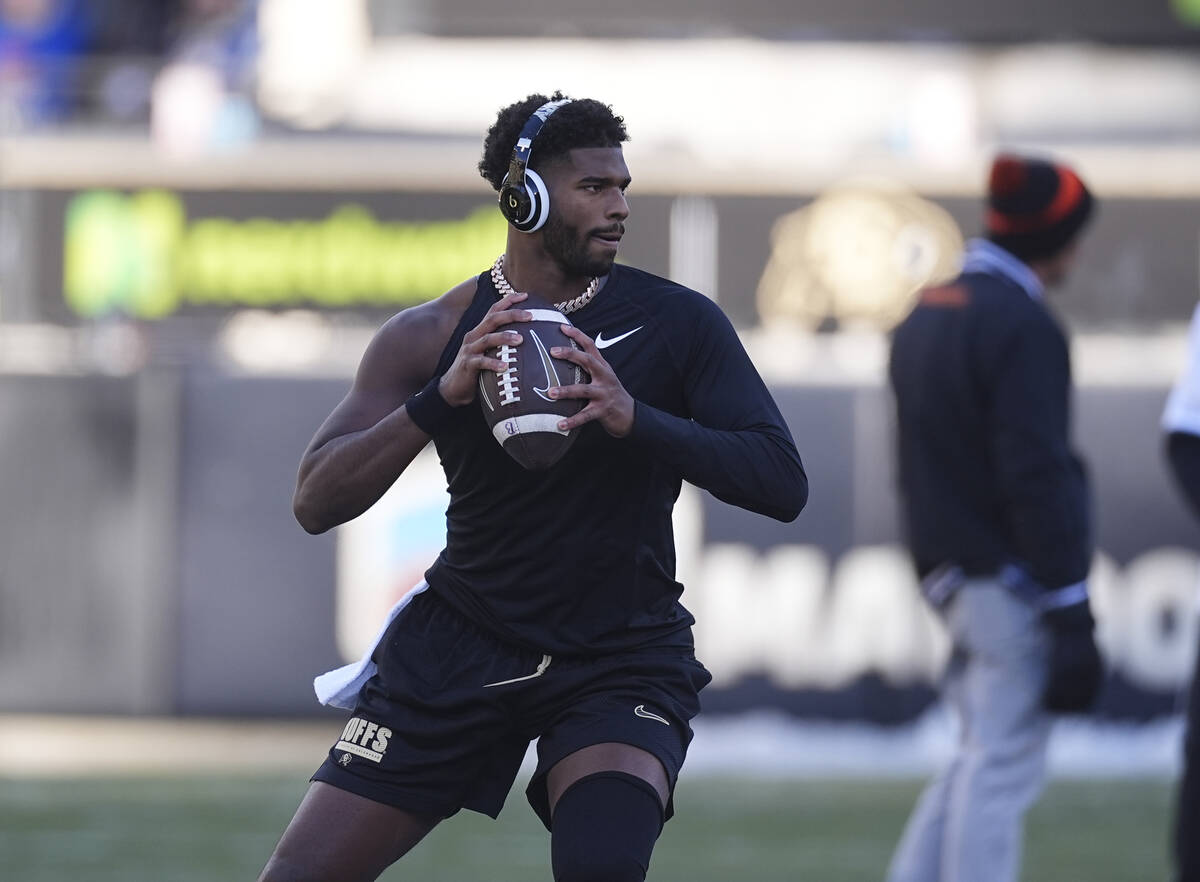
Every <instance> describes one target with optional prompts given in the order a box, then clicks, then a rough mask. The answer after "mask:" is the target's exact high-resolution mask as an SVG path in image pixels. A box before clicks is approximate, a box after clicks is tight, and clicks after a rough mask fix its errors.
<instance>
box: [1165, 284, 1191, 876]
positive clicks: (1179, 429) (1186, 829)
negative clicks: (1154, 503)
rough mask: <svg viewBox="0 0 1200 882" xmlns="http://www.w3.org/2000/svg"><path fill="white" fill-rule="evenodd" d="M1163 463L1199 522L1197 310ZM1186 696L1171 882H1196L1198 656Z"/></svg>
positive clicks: (1170, 409) (1171, 406) (1168, 416)
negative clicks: (1181, 773) (1166, 464)
mask: <svg viewBox="0 0 1200 882" xmlns="http://www.w3.org/2000/svg"><path fill="white" fill-rule="evenodd" d="M1162 428H1163V431H1164V432H1165V433H1166V453H1167V461H1168V463H1169V464H1170V468H1171V473H1172V475H1173V476H1174V478H1175V482H1176V484H1177V485H1178V486H1179V488H1180V490H1182V491H1183V495H1184V497H1185V498H1186V499H1187V502H1188V505H1189V506H1190V508H1191V510H1192V513H1193V514H1195V515H1196V516H1197V517H1200V306H1197V307H1196V309H1195V311H1194V312H1193V313H1192V323H1191V328H1190V330H1189V333H1188V360H1187V365H1186V366H1185V368H1184V370H1183V372H1182V373H1181V374H1180V376H1179V379H1178V380H1176V382H1175V385H1174V387H1172V389H1171V394H1170V396H1169V397H1168V398H1167V406H1166V408H1165V409H1164V411H1163V417H1162ZM1196 666H1197V669H1196V670H1195V671H1194V672H1193V674H1192V685H1191V691H1190V693H1189V695H1188V704H1187V722H1186V725H1185V727H1184V736H1183V775H1182V777H1181V779H1180V782H1179V789H1178V792H1177V794H1176V801H1175V829H1174V831H1173V836H1172V845H1173V853H1174V861H1175V872H1176V876H1175V882H1200V653H1197V656H1196Z"/></svg>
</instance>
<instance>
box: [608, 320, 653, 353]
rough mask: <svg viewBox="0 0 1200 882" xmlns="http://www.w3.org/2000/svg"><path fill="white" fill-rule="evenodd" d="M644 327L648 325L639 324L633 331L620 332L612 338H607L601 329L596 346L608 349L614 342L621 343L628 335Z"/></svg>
mask: <svg viewBox="0 0 1200 882" xmlns="http://www.w3.org/2000/svg"><path fill="white" fill-rule="evenodd" d="M644 327H646V326H645V325H638V326H637V327H636V328H634V329H633V330H632V331H626V332H625V333H624V334H619V335H618V336H616V337H613V338H612V339H611V340H605V339H604V332H603V331H601V332H600V333H599V334H597V335H596V348H597V349H607V348H608V347H609V346H612V345H613V344H614V343H620V342H621V341H622V340H624V339H625V338H626V337H628V336H630V335H632V334H636V333H637V332H638V331H640V330H641V329H642V328H644Z"/></svg>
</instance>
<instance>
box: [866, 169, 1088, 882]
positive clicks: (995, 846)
mask: <svg viewBox="0 0 1200 882" xmlns="http://www.w3.org/2000/svg"><path fill="white" fill-rule="evenodd" d="M1092 205H1093V200H1092V196H1091V194H1090V193H1089V192H1088V190H1087V188H1086V187H1085V186H1084V185H1083V182H1082V181H1080V179H1079V177H1078V176H1077V175H1076V174H1075V173H1074V172H1073V171H1071V170H1070V169H1068V168H1065V167H1063V166H1059V165H1055V164H1052V163H1049V162H1044V161H1041V160H1036V159H1028V158H1025V157H1015V156H1000V157H998V158H997V159H996V161H995V162H994V163H993V165H992V172H991V177H990V180H989V184H988V205H987V209H988V210H987V215H986V217H987V220H986V224H985V229H986V233H987V238H986V239H975V240H973V241H971V242H970V243H968V247H967V253H966V257H965V260H964V265H963V270H962V273H961V274H960V275H959V277H958V278H957V279H955V280H954V281H953V282H951V283H949V284H946V285H942V286H938V287H933V288H927V289H926V290H925V291H923V292H922V293H921V295H920V296H919V298H918V301H917V305H916V306H915V307H914V308H913V310H912V312H911V313H910V314H909V316H908V317H907V318H906V319H905V320H904V321H903V322H902V323H901V324H900V325H899V327H897V329H896V331H895V334H894V338H893V342H892V353H891V362H890V366H889V367H890V379H891V382H892V387H893V390H894V391H895V396H896V415H897V425H898V430H899V431H898V434H899V451H900V452H899V465H900V490H901V496H902V499H903V503H904V515H905V521H906V524H905V526H906V528H907V530H906V532H907V536H906V538H907V541H908V546H909V550H910V552H911V553H912V557H913V560H914V563H915V564H916V567H917V570H918V572H919V573H920V576H921V580H922V582H921V587H922V589H923V591H924V593H925V595H926V598H927V599H928V600H929V601H930V603H931V604H932V606H933V607H934V608H935V609H936V610H937V611H938V613H939V614H940V615H941V616H942V617H943V619H944V620H945V622H946V627H947V630H948V631H949V633H950V638H951V641H952V652H951V657H950V663H949V666H948V668H947V671H946V682H945V687H944V693H945V695H946V698H947V699H948V701H949V702H950V704H951V705H952V706H953V708H954V710H955V711H956V713H957V714H958V716H959V719H960V722H961V730H960V731H961V734H960V738H959V744H958V747H957V750H956V752H955V754H954V756H953V757H952V758H951V761H950V763H949V764H948V766H947V767H946V769H945V770H944V771H943V772H942V773H941V774H939V775H938V776H937V777H936V778H935V779H934V780H933V782H932V783H930V785H929V786H928V787H927V788H926V790H925V792H924V793H923V794H922V795H921V799H920V801H919V802H918V803H917V807H916V809H914V811H913V813H912V816H911V817H910V818H909V821H908V825H907V827H906V828H905V831H904V835H903V837H902V838H901V840H900V844H899V845H898V846H897V848H896V852H895V854H894V855H893V857H892V863H891V867H890V868H889V871H888V877H887V878H888V880H889V882H1016V879H1017V878H1018V876H1019V874H1020V865H1021V825H1022V821H1023V819H1024V816H1025V812H1026V810H1027V809H1028V808H1029V806H1031V805H1032V804H1033V802H1034V800H1036V799H1037V796H1038V794H1039V793H1040V792H1041V789H1042V785H1043V782H1044V780H1045V760H1046V746H1047V743H1048V741H1049V736H1050V723H1051V717H1050V714H1051V713H1056V712H1060V713H1061V712H1081V711H1086V710H1087V709H1088V708H1090V706H1091V704H1092V702H1093V701H1094V699H1095V697H1096V694H1097V691H1098V688H1099V685H1100V682H1101V677H1102V673H1103V668H1102V666H1101V660H1100V655H1099V652H1098V650H1097V648H1096V643H1095V639H1094V635H1093V631H1094V623H1093V621H1092V615H1091V611H1090V609H1089V603H1088V592H1087V577H1088V569H1089V566H1090V564H1091V559H1092V537H1091V528H1090V512H1089V499H1088V498H1089V493H1088V483H1087V478H1086V476H1085V474H1084V470H1083V465H1082V463H1081V461H1080V460H1079V459H1078V457H1077V456H1076V455H1075V453H1074V451H1073V449H1072V442H1071V437H1070V435H1071V418H1070V398H1071V365H1070V353H1069V349H1068V346H1067V339H1066V335H1065V334H1064V333H1063V330H1062V328H1061V327H1060V325H1059V323H1058V321H1057V320H1056V319H1055V318H1054V316H1053V314H1052V313H1051V311H1050V310H1049V309H1048V308H1047V305H1046V303H1045V300H1044V297H1045V290H1046V289H1047V288H1049V287H1053V286H1056V285H1060V284H1061V283H1062V282H1063V281H1064V280H1065V279H1066V277H1067V275H1068V274H1069V272H1070V270H1071V268H1072V267H1073V265H1074V263H1075V260H1076V257H1077V253H1078V252H1077V245H1078V242H1079V237H1080V232H1081V230H1082V229H1083V227H1084V225H1085V224H1086V222H1087V220H1088V218H1089V216H1090V215H1091V212H1092Z"/></svg>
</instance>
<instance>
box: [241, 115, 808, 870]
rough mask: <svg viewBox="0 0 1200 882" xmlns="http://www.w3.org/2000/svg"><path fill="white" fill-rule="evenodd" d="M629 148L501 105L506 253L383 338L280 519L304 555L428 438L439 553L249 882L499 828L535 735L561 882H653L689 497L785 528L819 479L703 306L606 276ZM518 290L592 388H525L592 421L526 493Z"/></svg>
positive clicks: (498, 131)
mask: <svg viewBox="0 0 1200 882" xmlns="http://www.w3.org/2000/svg"><path fill="white" fill-rule="evenodd" d="M626 139H627V135H626V131H625V124H624V121H623V120H622V119H621V118H620V117H618V116H615V115H614V114H613V112H612V109H611V108H610V107H608V106H607V105H604V104H601V103H600V102H598V101H593V100H588V99H582V100H568V99H565V98H563V97H562V96H561V95H555V96H553V98H552V99H551V98H548V97H547V96H544V95H530V96H528V97H527V98H525V99H524V100H523V101H519V102H517V103H515V104H512V105H510V106H508V107H506V108H504V109H503V110H502V111H501V112H500V113H499V115H498V117H497V119H496V122H495V124H494V125H493V126H492V128H491V130H490V131H489V132H488V135H487V138H486V141H485V143H484V151H483V158H482V160H481V161H480V163H479V170H480V173H481V174H482V175H483V176H484V178H485V179H486V180H487V181H488V182H489V183H490V184H491V185H492V186H493V187H494V188H496V189H497V190H498V191H499V192H500V199H501V202H500V204H501V210H502V211H503V212H504V214H505V217H506V218H507V219H508V220H509V222H510V227H509V232H508V238H507V243H506V249H505V252H504V254H502V255H500V257H499V258H497V260H496V262H495V263H494V264H493V266H492V267H491V269H490V271H484V272H483V273H481V274H480V275H479V276H478V277H477V278H472V279H469V280H467V281H465V282H463V283H462V284H461V285H458V286H456V287H455V288H453V289H452V290H450V291H449V292H447V293H446V294H445V295H444V296H442V297H440V298H439V299H437V300H434V301H432V302H430V303H427V304H423V305H420V306H416V307H413V308H411V309H408V310H404V311H402V312H400V313H398V314H397V315H396V316H394V317H393V318H392V319H390V320H389V321H388V322H387V323H386V324H385V325H384V326H383V328H382V329H381V330H380V331H379V333H378V334H377V335H376V337H375V338H374V340H373V341H372V342H371V344H370V345H369V346H368V348H367V351H366V353H365V354H364V356H363V359H362V362H361V363H360V365H359V370H358V374H357V376H356V378H355V380H354V383H353V386H352V388H351V390H350V392H349V394H348V395H347V396H346V398H345V399H343V401H342V402H341V403H340V404H339V405H338V406H337V407H336V408H335V409H334V411H333V413H332V414H331V415H330V416H329V418H328V419H327V420H326V421H325V423H324V424H323V425H322V426H321V427H320V428H319V429H318V431H317V433H316V436H315V437H314V438H313V440H312V443H311V444H310V445H309V448H308V450H307V451H306V452H305V454H304V456H303V459H302V461H301V465H300V474H299V480H298V484H297V489H296V497H295V512H296V517H297V519H298V520H299V521H300V523H301V524H302V525H303V526H304V528H305V529H306V530H308V531H309V532H312V533H320V532H324V531H325V530H328V529H330V528H331V527H333V526H335V525H337V524H340V523H344V522H345V521H348V520H350V519H351V518H354V517H357V516H358V515H360V514H361V513H363V512H364V511H366V510H367V509H368V508H370V507H371V506H372V505H374V503H375V502H376V501H377V500H378V499H379V498H380V497H381V496H382V495H383V493H384V492H385V491H386V490H387V489H388V487H389V486H391V484H392V483H393V482H394V481H396V480H397V479H398V478H399V479H400V480H401V481H403V480H404V478H403V476H402V473H403V472H404V471H405V469H407V468H408V466H409V464H410V463H411V462H412V460H413V458H414V457H415V456H416V455H417V454H418V453H419V452H420V451H421V450H422V449H423V448H424V447H425V446H426V445H427V444H428V443H429V441H430V440H431V439H432V440H433V442H434V444H435V446H436V448H437V453H438V456H439V457H440V459H441V462H442V465H443V468H444V469H445V471H446V478H447V482H448V485H449V491H450V504H449V508H448V510H447V515H446V520H447V544H446V548H445V549H444V550H443V551H442V553H441V554H440V555H439V556H438V558H437V560H436V561H435V562H434V563H433V566H431V567H430V569H429V570H428V571H426V574H425V582H423V583H422V584H421V585H420V586H418V587H417V588H416V589H415V590H414V591H413V592H412V593H410V594H409V595H408V596H407V597H406V598H405V600H403V601H401V603H400V604H399V605H398V606H397V608H395V609H394V610H393V615H392V618H391V620H390V623H389V624H388V625H387V626H386V629H385V631H384V632H383V634H382V635H381V637H380V639H379V641H378V642H377V643H376V647H375V649H374V652H373V653H372V654H371V655H369V656H367V657H366V658H364V659H363V661H362V662H360V663H359V664H357V665H350V666H347V667H345V668H341V669H338V670H337V671H334V672H330V674H327V675H324V676H322V677H319V678H318V679H317V683H316V686H317V690H318V695H319V696H320V697H321V698H322V700H323V701H325V702H326V703H330V704H334V705H337V706H341V707H347V708H352V709H353V716H352V718H351V719H350V721H349V722H348V723H347V724H346V728H345V730H344V731H343V733H342V737H341V739H339V740H338V742H337V743H336V744H335V745H334V746H333V747H332V748H331V750H330V752H329V756H328V757H327V759H326V760H325V762H324V764H323V765H322V766H321V767H320V769H319V770H318V771H317V772H316V774H315V775H314V777H313V784H312V786H311V787H310V788H309V791H308V793H307V795H306V796H305V798H304V800H303V802H302V803H301V805H300V808H299V809H298V810H297V812H296V815H295V817H294V818H293V819H292V822H291V824H289V826H288V828H287V830H286V831H285V832H284V834H283V837H282V839H281V840H280V842H279V844H278V846H277V847H276V849H275V852H274V854H273V855H272V856H271V859H270V861H269V863H268V864H267V867H266V869H265V870H264V871H263V875H262V879H264V880H272V882H277V880H285V879H286V880H299V879H308V880H318V879H319V880H324V882H334V880H363V879H374V878H376V877H377V876H378V874H379V873H381V872H383V870H384V869H385V868H386V867H387V866H389V865H390V864H391V863H393V862H394V861H396V860H398V859H399V858H400V857H401V856H403V855H404V854H405V853H406V852H407V851H408V850H409V849H410V848H412V847H413V846H414V845H416V843H417V842H419V841H420V840H421V839H422V837H424V836H425V834H426V833H428V832H429V831H430V830H431V829H432V828H433V827H434V826H435V825H436V824H438V823H439V822H440V821H441V820H442V819H444V818H448V817H450V816H451V815H453V814H455V813H456V812H458V811H459V810H460V809H463V808H468V809H471V810H474V811H479V812H483V813H485V814H488V815H491V816H492V817H495V816H496V815H497V814H498V813H499V811H500V809H501V806H502V805H503V803H504V801H505V798H506V796H507V794H508V791H509V788H510V787H511V786H512V783H513V781H514V779H515V777H516V774H517V772H518V770H519V768H520V765H521V762H522V760H523V758H524V756H525V753H526V750H527V749H528V746H529V744H530V742H531V741H532V740H533V739H535V738H536V739H537V757H538V762H537V768H536V770H535V771H534V773H533V777H532V779H531V780H530V782H529V785H528V788H527V789H526V796H527V798H528V800H529V802H530V805H531V806H532V807H533V809H534V811H535V812H536V813H537V815H538V817H539V818H540V819H541V821H542V823H543V824H544V825H545V826H546V828H547V829H548V830H550V833H551V837H550V863H551V866H552V869H553V874H554V879H555V880H556V882H583V880H604V882H640V880H642V879H644V878H645V874H646V871H647V868H648V866H649V862H650V857H651V853H652V851H653V848H654V844H655V842H656V841H657V839H658V836H659V833H660V831H661V829H662V826H663V824H664V822H665V821H666V820H667V819H669V818H670V817H671V814H672V796H671V794H672V792H673V790H674V786H675V781H676V776H677V775H678V773H679V770H680V768H681V766H682V764H683V762H684V757H685V755H686V753H687V748H688V745H689V743H690V741H691V737H692V731H691V726H690V721H691V719H692V718H693V717H694V716H695V714H696V713H697V712H698V711H699V692H700V690H701V689H702V688H703V687H704V686H705V685H706V684H707V683H708V682H709V680H710V675H709V673H708V671H707V670H705V668H704V666H703V665H702V664H701V663H700V662H699V661H697V660H696V657H695V653H694V644H693V638H692V628H691V626H692V624H693V622H694V620H693V618H692V616H691V614H690V613H689V612H688V611H687V610H686V609H685V608H684V607H683V606H682V605H681V604H680V602H679V596H680V592H681V591H682V589H683V586H681V585H680V584H679V583H678V582H677V581H675V574H674V570H675V550H674V540H673V537H672V527H671V512H672V508H673V506H674V504H675V500H676V498H677V497H678V495H679V490H680V485H681V482H682V480H684V479H687V480H688V481H690V482H691V483H693V484H695V485H697V486H700V487H703V488H705V489H707V490H709V491H710V492H711V493H712V494H713V495H714V496H716V497H717V498H719V499H721V500H723V501H725V502H728V503H730V504H733V505H737V506H740V507H742V508H745V509H748V510H750V511H754V512H758V513H760V514H765V515H768V516H770V517H774V518H777V519H779V520H783V521H791V520H793V519H794V518H795V517H796V516H797V515H798V514H799V512H800V510H801V508H803V507H804V504H805V502H806V500H807V498H808V480H807V477H806V476H805V473H804V467H803V465H802V464H801V462H800V457H799V454H798V453H797V452H796V448H795V444H794V443H793V441H792V438H791V434H790V432H789V430H788V428H787V426H786V424H785V423H784V421H783V418H782V416H781V415H780V413H779V410H778V408H777V407H776V405H775V402H774V401H773V400H772V398H771V395H770V393H769V392H768V390H767V388H766V386H765V384H764V383H763V381H762V379H761V378H760V377H759V375H758V372H757V371H756V370H755V368H754V365H753V364H752V363H751V361H750V359H749V357H748V356H747V354H746V352H745V350H744V349H743V347H742V344H741V342H740V341H739V340H738V337H737V334H736V333H735V332H734V329H733V326H732V325H731V324H730V322H729V320H728V319H727V318H726V317H725V316H724V315H723V314H722V313H721V311H720V309H719V308H718V307H717V306H716V304H715V303H713V302H712V301H711V300H709V299H708V298H707V297H705V296H704V295H702V294H700V293H698V292H696V291H693V290H690V289H688V288H685V287H683V286H681V285H678V284H676V283H674V282H671V281H669V280H666V279H662V278H658V277H656V276H652V275H650V274H649V273H646V272H643V271H641V270H638V269H634V268H632V267H629V266H624V265H618V264H615V263H614V261H615V258H616V255H617V250H618V246H619V243H620V240H621V238H622V236H623V234H624V232H625V220H626V218H627V216H628V214H629V205H628V203H627V202H626V199H625V189H626V187H627V186H628V185H629V182H630V176H629V170H628V168H627V166H626V164H625V159H624V156H623V152H622V147H621V145H622V143H623V142H624V141H625V140H626ZM525 291H528V292H536V293H537V294H539V295H541V296H542V297H544V298H546V299H547V300H549V302H550V303H552V304H554V309H553V310H547V312H549V313H550V315H549V316H548V317H547V318H546V320H549V321H552V322H562V321H563V320H564V319H563V315H569V321H570V322H571V323H572V324H571V325H560V327H563V328H564V333H565V334H567V335H568V336H569V337H570V338H571V339H572V340H573V341H574V342H575V343H576V344H578V348H573V347H566V346H562V347H556V348H551V349H550V352H549V354H550V355H551V356H554V357H558V358H563V359H566V360H569V361H571V362H574V363H575V364H576V365H579V366H580V367H582V368H583V369H584V370H585V371H586V372H587V374H588V375H589V376H590V378H591V379H590V382H589V383H586V384H572V385H565V386H554V387H551V388H548V389H545V390H540V391H541V393H542V395H543V397H547V396H548V397H549V398H565V399H571V398H576V399H582V400H583V401H584V402H585V406H584V407H583V409H582V410H580V411H579V412H578V413H576V414H575V415H574V416H571V417H569V418H567V419H565V420H564V421H562V422H561V423H556V425H557V427H558V429H559V430H560V431H564V430H567V429H572V428H576V427H582V428H581V434H580V435H579V437H578V440H577V441H575V442H574V445H573V446H572V447H571V449H570V451H568V452H567V453H566V455H565V457H564V458H563V459H562V460H560V461H559V462H558V463H557V464H555V465H553V466H551V467H550V468H548V469H546V470H545V471H540V472H531V471H525V470H524V469H523V468H522V467H521V466H519V465H518V464H517V463H516V462H514V461H513V460H512V459H511V458H510V457H509V456H508V454H507V453H505V452H504V450H503V449H502V448H501V446H500V445H499V444H497V442H496V439H495V438H494V437H493V435H492V432H491V431H490V430H489V428H488V424H487V421H486V420H485V419H484V417H483V415H482V414H481V411H480V405H479V403H478V402H477V401H476V394H477V390H478V388H479V386H480V385H481V384H482V383H483V382H484V376H485V375H487V376H492V375H493V372H494V373H495V374H496V375H500V374H504V373H505V362H503V361H501V360H500V359H499V358H497V357H496V356H497V355H498V354H499V353H498V352H495V353H493V352H492V351H491V350H492V349H493V348H494V347H499V346H501V345H504V346H518V345H520V344H521V340H522V334H521V332H519V331H515V330H511V329H509V330H502V329H503V328H504V327H505V326H506V325H509V324H511V323H514V322H522V321H529V320H531V319H532V318H533V317H534V316H533V314H532V313H531V312H530V311H529V310H526V309H522V306H521V304H522V301H524V300H525V298H526V297H527V295H526V294H525V293H521V292H525ZM535 342H536V341H535ZM526 345H529V344H526ZM506 381H507V380H506ZM402 486H403V485H402Z"/></svg>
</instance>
